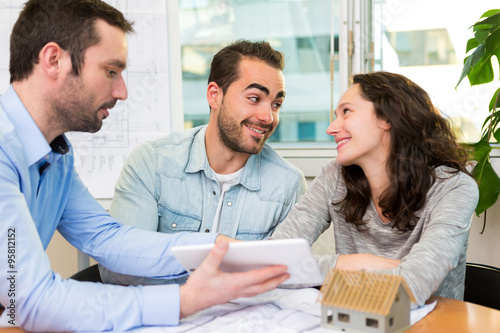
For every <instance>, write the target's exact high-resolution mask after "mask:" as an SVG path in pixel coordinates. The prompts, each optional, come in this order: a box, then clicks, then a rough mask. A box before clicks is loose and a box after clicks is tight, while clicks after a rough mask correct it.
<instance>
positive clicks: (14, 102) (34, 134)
mask: <svg viewBox="0 0 500 333" xmlns="http://www.w3.org/2000/svg"><path fill="white" fill-rule="evenodd" d="M0 103H1V104H2V105H3V109H4V110H5V113H6V114H7V117H9V119H10V121H11V122H12V124H13V125H14V127H15V129H16V132H17V137H18V138H19V141H20V142H21V144H22V146H23V148H24V157H25V159H26V163H27V165H28V166H31V165H33V164H35V163H37V162H38V161H39V160H41V159H42V158H44V156H46V155H48V154H49V153H50V152H51V151H52V148H53V147H51V145H49V144H48V143H47V140H45V137H44V136H43V134H42V132H41V131H40V129H39V128H38V126H37V125H36V123H35V121H34V120H33V118H32V117H31V115H30V114H29V112H28V110H26V107H25V106H24V104H23V103H22V102H21V99H20V98H19V96H18V95H17V93H16V91H15V90H14V88H13V87H12V85H10V86H9V89H7V91H6V92H5V93H4V94H3V95H2V96H0ZM26 133H30V134H29V135H26ZM61 140H62V141H61ZM68 142H69V141H68V140H67V139H66V138H65V136H64V135H63V136H60V137H57V138H56V139H55V140H54V141H53V143H52V145H54V144H56V145H57V147H59V146H61V143H62V145H63V146H64V145H66V147H65V148H66V149H65V150H64V149H63V150H61V149H58V150H57V151H56V152H58V153H65V152H67V151H68V149H69V147H68V146H69V144H68Z"/></svg>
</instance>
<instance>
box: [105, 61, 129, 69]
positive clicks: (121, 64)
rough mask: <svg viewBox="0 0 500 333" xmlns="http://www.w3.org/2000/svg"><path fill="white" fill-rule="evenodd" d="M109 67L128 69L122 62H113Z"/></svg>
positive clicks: (110, 62) (109, 63)
mask: <svg viewBox="0 0 500 333" xmlns="http://www.w3.org/2000/svg"><path fill="white" fill-rule="evenodd" d="M107 65H108V66H114V67H117V68H121V69H124V68H126V67H127V64H126V63H124V62H123V61H121V60H111V61H109V62H107Z"/></svg>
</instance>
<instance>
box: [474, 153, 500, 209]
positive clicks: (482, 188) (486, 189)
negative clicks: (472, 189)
mask: <svg viewBox="0 0 500 333" xmlns="http://www.w3.org/2000/svg"><path fill="white" fill-rule="evenodd" d="M478 167H480V168H481V170H480V172H481V176H478V175H477V174H476V169H477V168H478ZM473 176H474V178H475V179H476V180H477V182H478V187H479V201H478V203H477V206H476V215H477V216H479V215H480V214H481V213H482V212H484V211H485V210H486V209H488V208H490V207H491V206H493V204H494V203H495V202H496V201H497V199H498V195H499V194H500V178H499V177H498V175H497V174H496V172H495V170H494V169H493V167H492V166H491V163H490V161H489V160H486V161H484V162H483V163H482V164H481V165H480V164H479V163H478V164H477V165H476V167H475V168H474V172H473Z"/></svg>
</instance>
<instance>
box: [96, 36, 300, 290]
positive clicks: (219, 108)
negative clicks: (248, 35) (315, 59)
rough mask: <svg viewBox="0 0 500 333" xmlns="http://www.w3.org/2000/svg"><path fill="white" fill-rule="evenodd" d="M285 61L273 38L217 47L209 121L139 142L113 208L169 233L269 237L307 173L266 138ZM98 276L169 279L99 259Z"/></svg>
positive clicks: (281, 92)
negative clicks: (126, 271) (112, 267)
mask: <svg viewBox="0 0 500 333" xmlns="http://www.w3.org/2000/svg"><path fill="white" fill-rule="evenodd" d="M283 67H284V56H283V54H282V53H281V52H278V51H276V50H274V49H273V48H272V47H271V46H270V45H269V43H267V42H249V41H244V40H242V41H237V42H235V43H233V44H231V45H229V46H227V47H225V48H223V49H222V50H221V51H219V52H218V53H217V54H216V55H215V56H214V58H213V61H212V65H211V70H210V76H209V78H208V88H207V100H208V104H209V105H210V119H209V122H208V125H205V126H200V127H197V128H193V129H189V130H186V131H183V132H178V133H171V134H169V135H167V136H165V137H163V138H160V139H157V140H153V141H149V142H146V143H145V144H143V145H141V146H139V147H138V148H136V149H135V150H134V151H133V152H132V154H131V155H130V156H129V158H128V160H127V162H126V164H125V166H124V168H123V170H122V173H121V175H120V178H119V180H118V182H117V184H116V187H115V195H114V199H113V203H112V205H111V209H110V213H111V215H113V216H114V217H115V218H117V219H118V220H120V221H122V222H123V223H125V224H128V225H132V226H135V227H139V228H143V229H147V230H154V231H159V232H164V233H177V232H181V231H192V232H202V233H217V232H219V233H222V234H223V235H226V236H229V237H232V238H236V239H241V240H259V239H264V238H267V237H268V236H270V235H271V233H272V232H273V231H274V229H275V228H276V226H277V225H278V224H279V223H280V222H282V221H283V220H284V218H285V217H286V215H287V214H288V212H289V211H290V209H291V208H292V206H293V205H294V204H295V203H296V202H297V201H298V200H299V199H300V196H301V195H302V194H303V193H304V191H305V189H306V183H305V178H304V176H303V174H302V172H301V171H300V170H299V169H297V168H296V167H294V166H292V165H291V164H289V163H288V162H286V161H285V160H283V158H281V157H280V156H278V154H277V153H276V152H275V151H274V150H273V149H272V148H271V147H269V146H268V145H266V144H265V142H266V140H267V139H268V138H269V137H270V136H271V134H272V133H273V131H274V130H275V129H276V126H278V122H279V111H280V108H281V105H282V104H283V101H284V99H285V83H284V79H283V73H282V71H283ZM101 276H102V278H103V280H104V281H105V282H110V283H117V284H156V283H166V282H172V280H170V281H166V280H162V279H158V280H156V279H150V278H141V277H134V276H126V275H122V274H117V273H113V272H110V271H108V270H106V269H104V268H103V267H101ZM175 282H182V281H179V280H175Z"/></svg>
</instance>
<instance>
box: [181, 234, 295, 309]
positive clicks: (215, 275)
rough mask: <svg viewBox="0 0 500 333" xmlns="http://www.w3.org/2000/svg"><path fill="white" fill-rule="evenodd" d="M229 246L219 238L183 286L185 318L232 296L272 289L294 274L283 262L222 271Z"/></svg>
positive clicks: (182, 302)
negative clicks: (258, 267) (291, 273)
mask: <svg viewBox="0 0 500 333" xmlns="http://www.w3.org/2000/svg"><path fill="white" fill-rule="evenodd" d="M228 248H229V244H228V240H227V239H223V238H220V239H219V238H218V239H217V242H216V244H215V246H213V248H212V250H210V252H209V253H208V255H207V257H206V258H205V259H204V260H203V262H202V263H201V265H199V266H198V268H197V269H196V270H195V271H194V272H192V273H191V276H190V277H189V278H188V280H187V281H186V283H185V284H184V285H182V286H181V287H180V300H181V302H180V303H181V304H180V307H181V308H180V317H181V318H183V317H187V316H189V315H191V314H194V313H196V312H198V311H200V310H203V309H205V308H208V307H210V306H214V305H217V304H222V303H226V302H228V301H230V300H232V299H236V298H239V297H250V296H255V295H258V294H261V293H263V292H266V291H269V290H272V289H274V288H276V287H277V286H278V285H280V284H281V283H283V282H284V281H286V280H287V279H288V278H289V277H290V274H288V273H287V272H286V271H287V267H286V266H283V265H273V266H268V267H265V268H260V269H255V270H250V271H247V272H236V273H225V272H222V271H221V270H220V268H219V267H220V264H221V262H222V259H223V258H224V256H225V254H226V253H227V251H228Z"/></svg>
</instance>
